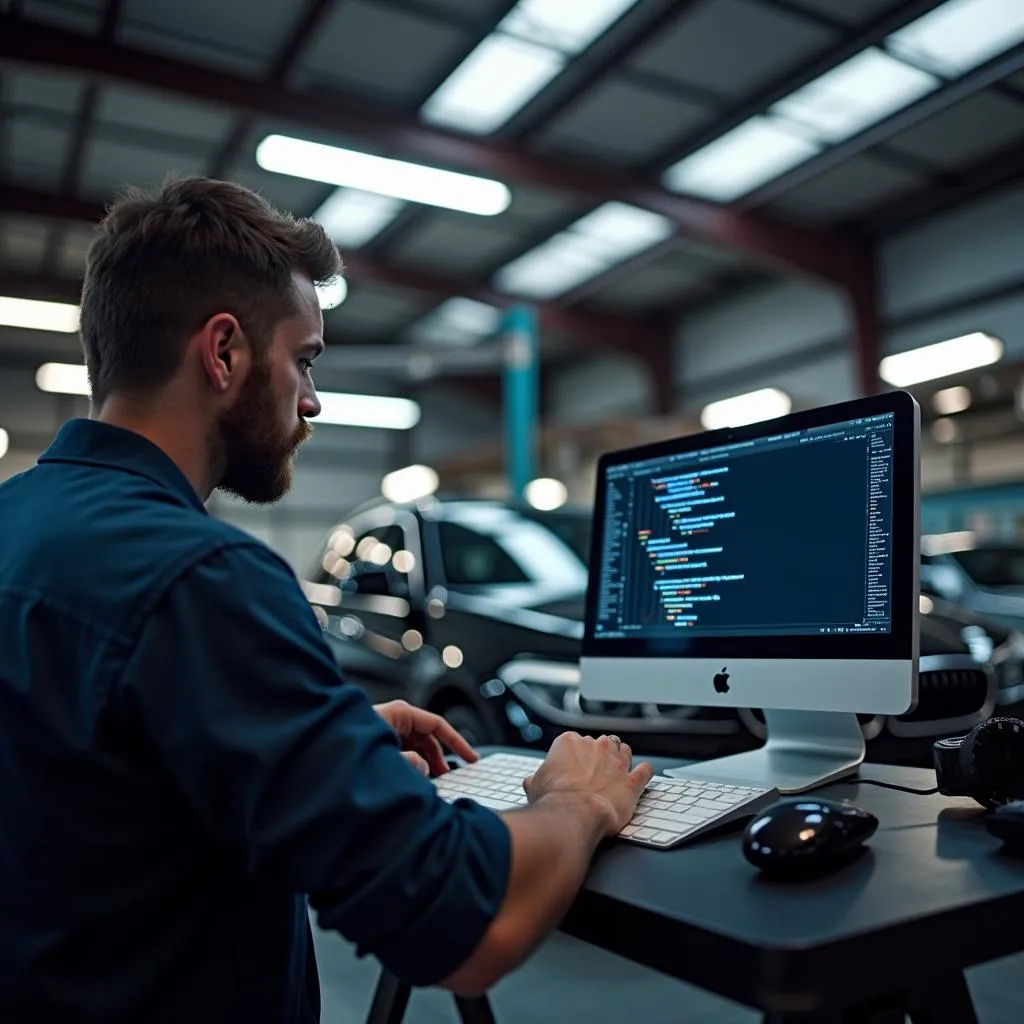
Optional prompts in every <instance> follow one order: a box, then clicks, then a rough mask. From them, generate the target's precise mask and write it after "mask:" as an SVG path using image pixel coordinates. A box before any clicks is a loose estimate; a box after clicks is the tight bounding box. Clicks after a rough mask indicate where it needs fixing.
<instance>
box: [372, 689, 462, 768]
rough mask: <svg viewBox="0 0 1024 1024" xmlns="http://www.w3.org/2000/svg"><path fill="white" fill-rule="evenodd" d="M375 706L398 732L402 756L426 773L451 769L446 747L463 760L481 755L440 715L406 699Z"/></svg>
mask: <svg viewBox="0 0 1024 1024" xmlns="http://www.w3.org/2000/svg"><path fill="white" fill-rule="evenodd" d="M373 710H374V711H376V712H377V714H378V715H380V717H381V718H383V719H384V721H385V722H387V723H388V725H390V726H391V728H392V729H394V730H395V732H396V733H398V738H399V740H400V741H401V744H402V752H403V753H402V756H403V757H404V758H405V759H406V761H408V762H409V764H411V765H412V766H413V768H415V769H416V770H417V771H419V772H422V773H423V774H424V775H444V774H445V772H447V771H448V765H447V764H445V760H444V747H447V748H448V749H449V750H450V751H451V752H452V753H453V754H457V755H458V756H459V757H461V758H462V759H463V760H464V761H478V760H480V755H479V754H477V752H476V751H475V750H474V749H473V748H472V747H471V746H470V745H469V744H468V743H467V742H466V741H465V740H464V739H463V738H462V736H461V735H459V733H458V732H456V731H455V729H454V728H453V727H452V726H450V725H449V724H448V723H447V722H446V721H445V720H444V719H443V718H442V717H441V716H440V715H435V714H433V713H432V712H430V711H424V710H423V708H416V707H413V706H412V705H411V704H409V703H407V702H406V701H404V700H392V701H388V703H387V704H375V705H374V708H373Z"/></svg>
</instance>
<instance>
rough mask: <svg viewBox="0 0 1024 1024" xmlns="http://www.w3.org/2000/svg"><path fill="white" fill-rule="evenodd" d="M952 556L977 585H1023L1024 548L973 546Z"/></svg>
mask: <svg viewBox="0 0 1024 1024" xmlns="http://www.w3.org/2000/svg"><path fill="white" fill-rule="evenodd" d="M953 557H954V558H955V559H956V560H957V561H958V562H959V563H960V565H961V567H962V568H963V570H964V572H966V573H967V575H968V576H970V577H971V579H972V580H974V582H975V583H977V584H978V585H979V586H982V587H1024V548H1021V547H1000V548H975V549H974V550H971V551H957V552H954V553H953Z"/></svg>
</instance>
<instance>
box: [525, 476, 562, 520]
mask: <svg viewBox="0 0 1024 1024" xmlns="http://www.w3.org/2000/svg"><path fill="white" fill-rule="evenodd" d="M524 496H525V497H526V500H527V502H529V504H531V505H532V506H533V507H534V508H535V509H537V510H538V511H540V512H553V511H554V510H555V509H556V508H561V507H562V506H563V505H564V504H565V503H566V501H568V500H569V491H568V488H566V486H565V484H563V483H562V481H561V480H554V479H552V478H551V477H545V476H542V477H538V478H537V479H536V480H531V481H530V482H529V483H528V484H527V485H526V490H525V492H524Z"/></svg>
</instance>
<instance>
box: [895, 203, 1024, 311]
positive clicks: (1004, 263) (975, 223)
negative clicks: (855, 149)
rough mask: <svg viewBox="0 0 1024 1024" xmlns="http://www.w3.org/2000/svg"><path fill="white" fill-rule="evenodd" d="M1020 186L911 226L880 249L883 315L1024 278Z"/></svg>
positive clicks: (935, 302) (914, 308) (1023, 226)
mask: <svg viewBox="0 0 1024 1024" xmlns="http://www.w3.org/2000/svg"><path fill="white" fill-rule="evenodd" d="M1022 231H1024V188H1020V187H1018V188H1015V189H1011V190H1008V191H1001V192H997V193H994V194H993V195H990V196H985V197H983V198H981V199H979V200H976V201H974V202H972V203H970V204H968V205H965V206H962V207H959V208H957V209H955V210H952V211H950V212H948V213H945V214H943V215H941V216H939V217H936V218H935V219H933V220H928V221H925V222H923V223H922V224H918V225H914V226H913V227H911V228H910V229H909V230H907V231H905V232H902V233H901V234H899V235H897V236H895V237H893V238H892V239H890V240H889V241H888V242H887V243H886V244H885V245H884V246H883V247H882V250H881V254H880V258H881V269H882V279H883V282H884V287H883V301H884V311H885V315H886V316H887V317H891V316H903V315H907V314H909V313H912V312H914V311H915V310H920V309H927V308H928V307H929V306H934V305H937V304H941V303H943V302H948V301H950V300H952V299H955V298H957V297H959V296H969V295H972V294H977V293H978V292H980V291H984V290H985V289H986V288H991V287H993V286H995V285H997V284H1000V283H1005V282H1008V281H1015V280H1020V278H1021V277H1022V276H1024V237H1022Z"/></svg>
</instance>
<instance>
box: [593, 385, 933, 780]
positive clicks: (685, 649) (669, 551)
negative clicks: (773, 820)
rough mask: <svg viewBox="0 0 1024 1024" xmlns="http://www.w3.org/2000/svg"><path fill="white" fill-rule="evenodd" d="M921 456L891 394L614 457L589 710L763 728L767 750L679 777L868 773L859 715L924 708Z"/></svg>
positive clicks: (603, 467)
mask: <svg viewBox="0 0 1024 1024" xmlns="http://www.w3.org/2000/svg"><path fill="white" fill-rule="evenodd" d="M919 444H920V410H919V408H918V406H917V403H916V402H915V401H914V399H913V398H912V397H911V396H910V395H908V394H906V393H904V392H893V393H890V394H885V395H878V396H874V397H871V398H865V399H861V400H859V401H854V402H845V403H842V404H840V405H833V406H829V407H827V408H822V409H815V410H811V411H807V412H799V413H796V414H794V415H791V416H786V417H784V418H781V419H776V420H771V421H768V422H763V423H758V424H752V425H750V426H745V427H737V428H733V429H727V430H716V431H712V432H708V433H703V434H699V435H696V436H692V437H684V438H681V439H679V440H673V441H666V442H661V443H657V444H652V445H646V446H644V447H641V448H633V449H629V450H626V451H619V452H612V453H609V454H606V455H604V456H602V458H601V460H600V462H599V464H598V471H597V496H596V504H595V519H594V534H593V549H592V555H591V561H590V578H589V587H588V593H587V610H586V621H585V627H584V636H583V654H582V660H581V666H580V667H581V691H582V693H583V695H584V696H585V697H588V698H593V699H595V700H614V701H635V702H638V703H659V704H686V705H701V706H717V707H739V708H760V709H763V711H764V714H765V719H766V723H767V728H768V731H767V740H766V742H765V745H764V746H763V747H762V748H760V749H758V750H754V751H749V752H746V753H742V754H736V755H732V756H731V757H726V758H720V759H717V760H714V761H706V762H703V763H701V764H698V765H694V766H692V767H685V768H680V769H676V770H673V771H671V772H670V773H669V774H672V775H678V776H683V777H693V778H700V779H710V780H717V781H726V782H730V781H731V782H746V783H749V784H756V785H770V786H775V787H777V788H778V789H780V790H781V791H782V792H803V791H805V790H807V789H811V788H813V787H814V786H817V785H821V784H822V783H824V782H827V781H831V780H833V779H836V778H839V777H841V776H843V775H846V774H851V773H853V772H855V771H856V769H857V766H858V765H859V764H860V762H861V761H862V760H863V758H864V752H865V751H864V736H863V733H862V731H861V729H860V725H859V723H858V720H857V717H856V716H857V713H864V714H884V715H898V714H902V713H904V712H906V711H908V710H909V709H911V708H912V707H913V706H914V704H915V703H916V700H917V662H918V622H917V615H918V563H919V556H920V552H919V550H918V533H919V527H918V522H919V511H918V510H919V504H920V494H919V482H918V481H919V468H918V467H919Z"/></svg>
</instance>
